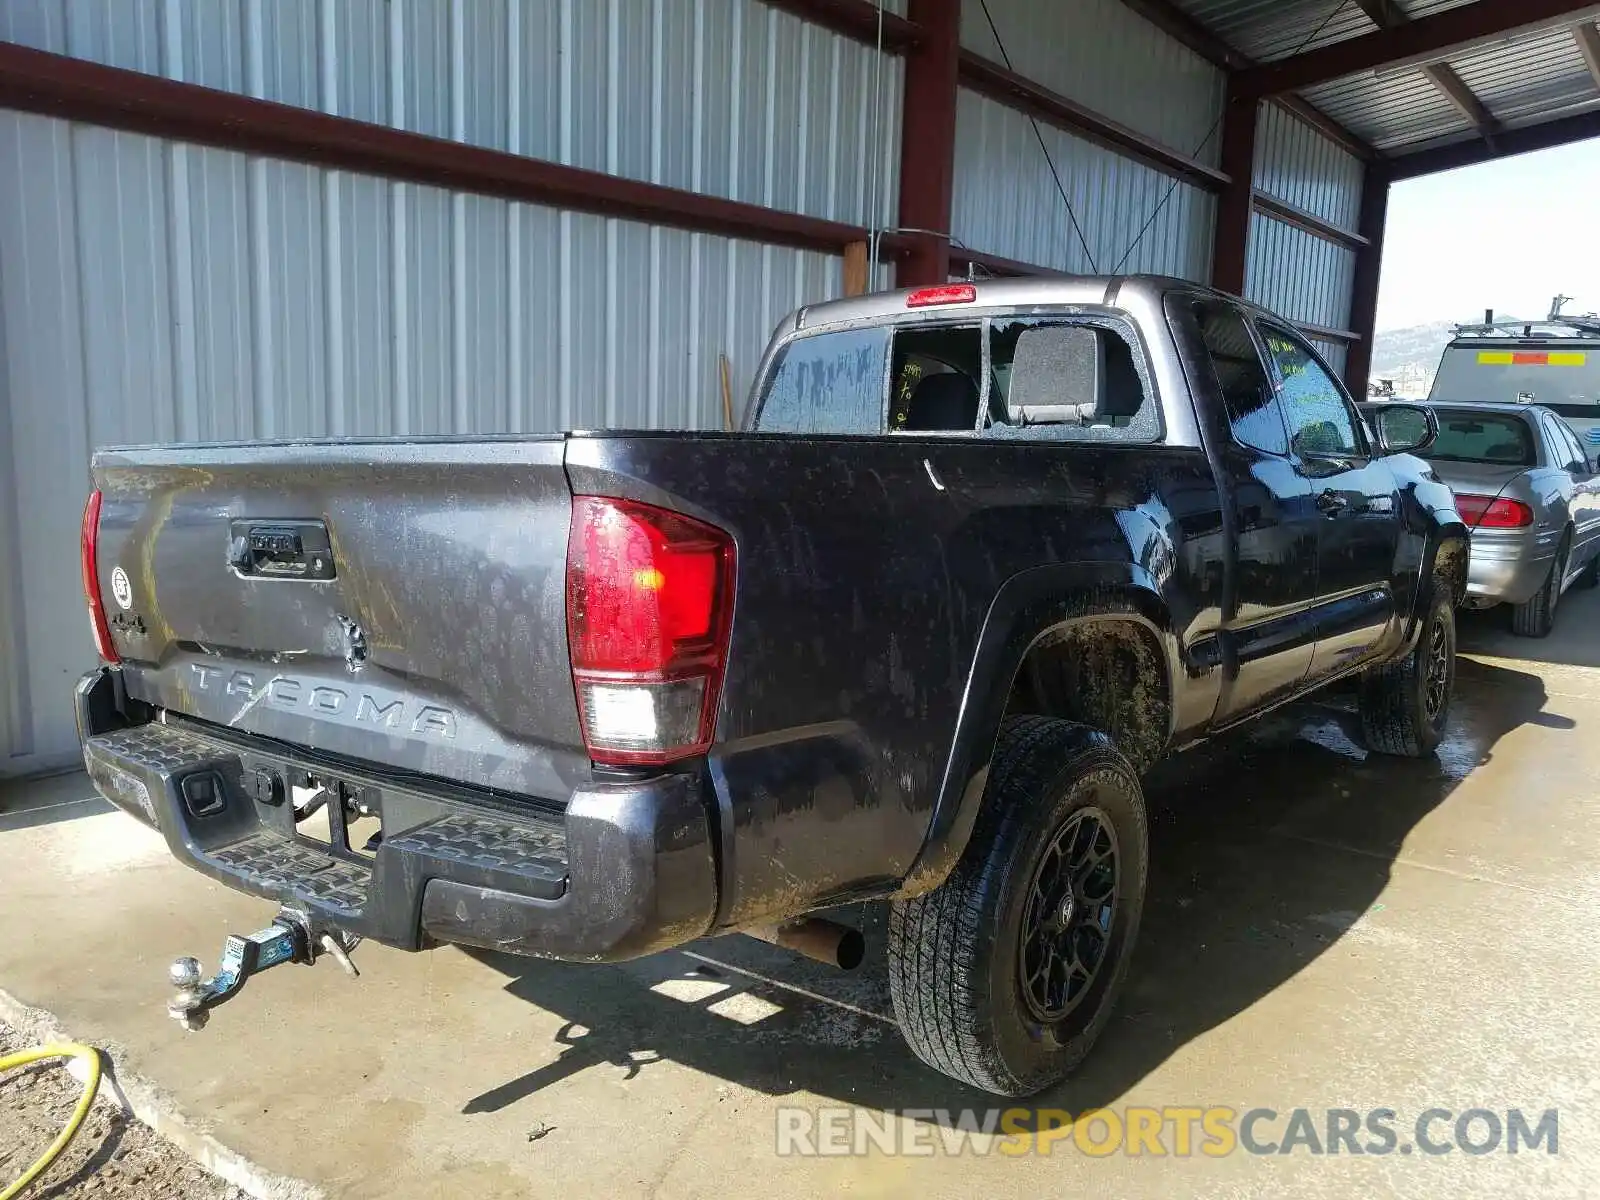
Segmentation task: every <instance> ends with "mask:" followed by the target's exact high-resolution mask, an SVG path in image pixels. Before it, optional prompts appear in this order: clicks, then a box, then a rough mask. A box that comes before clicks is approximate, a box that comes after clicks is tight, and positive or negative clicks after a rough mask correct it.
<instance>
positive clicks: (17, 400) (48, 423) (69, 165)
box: [0, 111, 144, 774]
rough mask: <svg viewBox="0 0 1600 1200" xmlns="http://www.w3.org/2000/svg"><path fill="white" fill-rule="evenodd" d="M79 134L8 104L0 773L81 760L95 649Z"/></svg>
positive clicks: (3, 210)
mask: <svg viewBox="0 0 1600 1200" xmlns="http://www.w3.org/2000/svg"><path fill="white" fill-rule="evenodd" d="M74 141H75V139H74V136H73V131H72V129H71V127H70V126H68V125H67V124H65V123H64V122H61V121H51V120H47V119H46V118H43V117H35V116H30V115H24V114H21V113H14V112H3V111H0V164H3V165H4V169H0V321H3V322H4V326H5V328H4V332H3V333H0V346H3V347H4V350H5V360H4V361H3V362H0V369H3V370H4V372H5V385H4V387H5V394H6V399H7V401H8V408H9V426H10V438H11V440H10V442H9V443H8V444H7V445H6V446H5V447H4V449H5V452H6V454H7V456H8V459H9V461H6V462H4V464H3V466H4V468H5V472H4V476H3V482H4V485H5V487H6V489H7V490H8V491H11V492H12V495H13V500H12V502H11V503H7V504H5V505H3V506H0V530H3V532H0V541H3V542H5V543H8V544H9V551H10V554H11V557H10V558H9V560H8V561H7V562H6V563H5V564H4V565H3V566H0V587H3V588H4V590H5V593H6V595H5V598H4V599H3V600H0V606H3V607H4V609H5V610H6V613H7V617H8V620H7V625H6V627H5V628H4V629H0V646H3V647H4V648H5V650H6V653H5V655H4V661H3V662H0V675H3V678H0V688H3V690H4V692H5V694H6V696H7V700H6V701H5V705H6V707H7V708H9V710H10V714H11V715H10V717H9V719H8V722H7V724H6V725H4V726H0V739H3V740H0V774H4V773H10V772H14V771H24V770H29V769H32V768H35V767H38V766H43V765H54V764H56V763H59V762H64V761H70V758H71V752H72V749H73V738H72V716H71V711H70V705H69V704H67V703H66V702H65V701H66V695H67V692H68V691H69V690H70V688H71V686H72V682H73V677H74V676H75V674H76V673H77V671H78V670H80V669H81V668H83V667H85V666H86V665H87V664H88V662H89V661H90V660H92V657H93V650H92V648H91V646H90V644H89V639H88V628H87V626H86V625H85V623H84V617H83V600H82V593H81V584H80V582H79V580H78V566H77V561H76V556H75V555H74V554H72V553H71V552H70V549H69V550H68V551H67V552H63V549H64V548H70V547H72V546H75V545H76V544H77V540H78V519H79V517H80V516H81V514H82V511H83V498H84V495H85V494H86V492H87V490H88V470H87V467H88V446H89V434H88V425H89V408H90V397H89V393H88V386H87V375H88V372H87V363H86V361H85V356H86V349H85V346H84V342H83V313H82V291H83V289H82V286H81V282H80V276H79V270H80V262H79V253H80V250H79V241H78V229H77V225H78V219H77V209H76V206H75V205H74V204H72V203H63V199H64V198H71V197H75V195H76V192H77V186H76V184H77V181H76V179H75V175H76V170H77V164H78V162H79V161H80V156H79V155H78V154H76V153H75V149H74ZM86 265H87V264H86ZM143 399H144V397H141V396H137V395H135V396H117V397H104V398H101V401H100V402H101V403H103V404H105V405H107V406H108V407H110V406H113V405H115V404H117V403H121V404H126V405H134V404H139V403H141V402H142V401H143ZM21 513H27V514H28V519H27V520H26V521H22V520H20V519H18V516H19V514H21ZM23 563H27V564H28V570H27V571H25V572H24V571H23V570H22V569H21V564H23Z"/></svg>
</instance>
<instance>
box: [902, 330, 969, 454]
mask: <svg viewBox="0 0 1600 1200" xmlns="http://www.w3.org/2000/svg"><path fill="white" fill-rule="evenodd" d="M982 379H983V329H982V327H981V326H978V325H935V326H932V327H931V328H909V329H906V328H902V329H898V330H896V331H895V334H894V363H893V366H892V368H891V371H890V375H889V380H890V391H889V432H890V433H919V432H930V433H971V432H974V431H976V430H977V428H978V402H979V398H980V397H981V396H982V394H983V387H982V382H981V381H982Z"/></svg>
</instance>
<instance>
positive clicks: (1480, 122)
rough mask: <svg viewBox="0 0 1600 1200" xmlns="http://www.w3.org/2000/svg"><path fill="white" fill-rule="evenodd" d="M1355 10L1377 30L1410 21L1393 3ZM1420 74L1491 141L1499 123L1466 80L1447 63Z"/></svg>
mask: <svg viewBox="0 0 1600 1200" xmlns="http://www.w3.org/2000/svg"><path fill="white" fill-rule="evenodd" d="M1356 6H1357V7H1358V8H1360V9H1361V11H1362V12H1364V13H1366V14H1367V20H1369V21H1371V22H1372V23H1373V24H1374V25H1376V26H1377V27H1378V28H1379V29H1394V28H1397V27H1398V26H1401V25H1407V24H1409V23H1410V21H1411V18H1410V17H1408V16H1406V14H1405V13H1403V12H1401V11H1400V8H1399V6H1398V5H1396V4H1394V3H1393V0H1356ZM1422 74H1423V76H1424V77H1425V78H1426V79H1427V80H1428V82H1429V83H1431V84H1433V86H1434V89H1435V90H1436V91H1437V92H1438V93H1439V94H1440V95H1441V96H1443V97H1444V98H1445V99H1446V100H1448V101H1450V103H1451V104H1452V105H1454V106H1455V109H1456V111H1457V112H1459V113H1460V114H1461V115H1462V116H1463V117H1465V118H1466V119H1467V124H1469V125H1471V126H1472V127H1473V128H1474V129H1476V130H1477V131H1478V133H1479V134H1480V135H1482V136H1483V137H1493V136H1494V135H1495V134H1496V133H1498V132H1500V122H1499V121H1498V120H1497V119H1496V118H1495V115H1494V114H1493V113H1491V112H1490V111H1489V110H1488V108H1487V107H1485V106H1484V103H1483V101H1482V100H1479V99H1478V97H1477V96H1476V95H1475V94H1474V93H1473V91H1472V89H1471V88H1470V87H1468V86H1467V83H1466V80H1464V79H1462V78H1461V76H1460V75H1458V74H1457V73H1456V69H1455V68H1454V67H1452V66H1451V65H1450V64H1449V63H1443V62H1433V63H1427V64H1425V65H1424V66H1423V67H1422Z"/></svg>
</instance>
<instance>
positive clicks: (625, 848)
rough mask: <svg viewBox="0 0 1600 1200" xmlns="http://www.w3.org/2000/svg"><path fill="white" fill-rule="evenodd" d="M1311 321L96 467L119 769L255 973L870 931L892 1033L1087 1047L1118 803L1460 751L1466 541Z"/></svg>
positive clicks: (954, 1054)
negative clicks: (696, 412) (613, 416)
mask: <svg viewBox="0 0 1600 1200" xmlns="http://www.w3.org/2000/svg"><path fill="white" fill-rule="evenodd" d="M1417 411H1418V412H1419V413H1420V414H1421V415H1420V417H1419V418H1418V420H1419V421H1420V423H1421V424H1420V433H1419V436H1418V437H1416V438H1413V439H1411V440H1410V441H1409V442H1406V443H1401V442H1399V441H1394V440H1391V441H1384V440H1383V439H1382V437H1381V436H1379V435H1375V434H1374V433H1373V432H1372V431H1370V430H1369V429H1368V428H1367V426H1366V424H1365V423H1364V422H1363V420H1362V419H1361V417H1360V416H1359V415H1358V413H1357V411H1356V408H1355V406H1354V404H1353V403H1352V401H1351V399H1350V397H1349V395H1348V394H1347V393H1346V392H1345V390H1344V388H1343V386H1342V385H1341V384H1340V383H1339V382H1338V380H1337V379H1336V377H1335V376H1334V375H1333V373H1332V372H1331V371H1330V370H1329V369H1328V367H1327V366H1326V364H1325V363H1323V361H1322V360H1321V359H1320V358H1319V357H1318V356H1317V354H1316V352H1315V351H1314V350H1313V349H1312V348H1311V346H1310V345H1309V344H1308V343H1307V342H1306V341H1305V339H1304V338H1303V337H1301V336H1300V334H1299V333H1297V332H1296V331H1295V330H1294V329H1293V328H1292V327H1291V326H1290V325H1288V324H1287V323H1285V322H1283V321H1280V320H1278V319H1276V318H1274V317H1272V316H1271V315H1270V314H1268V313H1265V312H1262V311H1260V310H1258V309H1255V308H1252V307H1250V306H1248V305H1244V304H1242V303H1240V302H1239V301H1237V300H1234V299H1230V298H1229V297H1226V296H1224V295H1221V294H1219V293H1216V292H1213V291H1209V290H1207V289H1205V288H1201V287H1197V286H1195V285H1193V284H1190V283H1186V282H1183V281H1180V280H1172V279H1158V278H1102V279H1079V278H1074V279H1046V280H1031V281H998V282H983V283H977V284H953V285H949V286H942V287H934V288H924V289H918V290H915V291H909V292H896V293H889V294H884V295H875V296H868V297H864V298H860V299H852V300H841V301H838V302H834V303H830V304H821V305H817V306H815V307H811V308H806V309H802V310H800V311H798V312H796V313H794V314H792V315H791V316H790V317H789V318H788V319H787V320H785V321H784V323H783V325H782V326H781V327H780V328H779V330H778V332H777V335H776V337H775V338H774V340H773V342H772V345H771V347H770V348H769V350H768V351H767V354H766V357H765V360H764V361H763V363H762V365H761V368H760V371H759V373H758V377H757V382H756V385H755V390H754V393H753V395H752V397H751V401H750V404H749V407H748V410H747V413H746V416H745V428H744V429H743V430H742V431H741V432H738V433H729V434H725V433H664V432H607V433H572V434H564V435H563V434H557V435H552V436H547V437H504V438H476V439H470V440H468V439H451V438H432V439H412V440H344V441H337V442H334V441H323V442H273V443H256V444H248V445H245V444H233V445H213V446H173V447H144V448H131V449H115V450H103V451H101V452H100V453H98V454H97V455H96V456H95V459H94V482H95V488H96V490H95V492H94V494H93V495H92V496H91V498H90V500H89V504H88V506H87V509H86V512H85V519H84V525H83V566H84V581H85V591H86V594H87V598H88V605H89V611H90V614H91V619H92V624H93V628H94V633H95V637H96V641H97V643H98V646H99V650H100V655H101V657H102V658H103V659H104V665H103V666H102V667H101V668H100V669H98V670H96V671H95V672H93V673H92V674H90V675H89V676H87V677H86V678H85V679H84V680H83V681H82V683H81V684H80V685H79V687H78V691H77V701H78V720H79V727H80V730H81V735H82V739H83V748H84V757H85V761H86V763H87V766H88V770H89V773H90V775H91V776H92V778H93V779H94V781H95V783H96V785H97V786H98V787H99V788H100V790H101V791H102V792H103V793H104V794H105V795H106V796H107V797H109V798H110V799H111V800H112V801H114V802H115V803H117V804H118V805H120V806H121V807H123V808H124V809H126V810H127V811H128V812H129V813H131V814H133V815H134V816H136V817H138V818H139V819H141V820H143V821H146V822H148V823H150V824H152V825H154V826H155V827H156V828H158V829H160V830H161V832H162V833H163V834H164V835H165V837H166V840H167V843H168V845H169V846H170V847H171V849H172V852H173V854H175V855H176V856H177V857H178V858H180V859H181V860H183V861H184V862H186V863H188V864H189V865H191V866H192V867H194V868H195V869H197V870H199V871H203V872H205V873H206V874H207V875H209V876H211V877H212V878H213V879H216V880H218V881H220V882H222V883H223V884H225V885H227V886H229V887H232V888H236V889H239V890H241V891H244V892H248V893H251V894H254V895H257V896H261V897H264V898H267V899H269V900H271V901H274V902H276V903H277V904H278V905H280V906H281V907H280V909H279V912H278V916H277V917H276V918H275V919H274V920H273V921H272V922H271V923H270V924H269V925H268V926H267V927H266V928H264V929H263V930H261V931H260V932H258V933H256V934H251V935H249V936H243V937H240V936H235V937H231V938H229V939H228V941H227V943H226V946H225V950H224V954H223V958H222V965H221V967H220V968H219V969H218V970H217V971H216V972H215V973H214V974H213V975H212V976H210V977H202V971H201V968H200V965H199V963H198V962H196V961H195V960H193V959H180V960H179V961H178V962H176V963H175V964H174V965H173V977H172V983H173V985H174V988H175V991H174V993H173V995H172V997H171V1000H170V1004H169V1007H170V1011H171V1012H172V1015H173V1016H175V1017H176V1018H178V1019H179V1020H180V1021H182V1022H183V1023H184V1024H185V1025H187V1026H189V1027H191V1028H195V1027H198V1026H199V1025H200V1024H201V1023H203V1022H204V1020H205V1018H206V1016H207V1015H208V1014H209V1013H210V1012H211V1010H212V1009H214V1008H215V1007H216V1006H217V1005H218V1004H220V1003H222V1002H223V1001H225V1000H228V999H229V998H230V997H233V996H236V995H237V994H238V993H239V990H240V987H241V985H242V984H243V983H244V982H245V981H246V980H247V979H249V978H250V977H251V976H252V975H253V974H255V973H257V972H259V971H261V970H263V969H265V968H266V967H270V966H273V965H275V964H277V963H280V962H289V961H300V962H309V961H312V960H314V959H316V958H317V957H318V956H320V955H328V956H331V957H334V958H336V959H339V960H341V961H344V962H347V961H348V955H349V951H350V949H351V948H352V945H353V941H354V940H355V939H357V938H366V939H371V940H375V941H378V942H381V943H385V944H387V945H390V946H394V947H399V948H401V949H406V950H417V949H422V948H424V947H427V946H430V945H433V944H435V943H438V942H453V943H460V944H463V945H468V946H479V947H489V948H492V949H497V950H502V951H509V952H511V953H515V954H524V955H535V956H543V957H549V958H558V959H569V960H580V961H590V962H592V961H602V960H608V959H620V958H628V957H632V956H637V955H642V954H648V953H651V952H653V951H657V950H661V949H664V948H667V947H671V946H676V945H680V944H682V943H684V942H687V941H690V940H692V939H695V938H699V937H703V936H708V935H719V934H726V933H733V932H740V931H744V932H755V933H757V934H760V935H762V936H766V937H769V938H772V939H774V940H776V941H778V942H780V943H781V944H786V945H790V946H793V947H795V948H797V949H799V950H802V951H804V952H806V953H810V954H813V955H815V956H819V957H823V958H828V959H832V960H834V961H837V962H841V963H848V962H849V961H851V960H854V959H858V958H859V956H860V936H859V934H858V933H855V932H854V931H851V930H848V929H845V928H842V927H840V926H838V925H836V924H834V923H832V922H830V921H828V920H826V919H824V918H823V917H821V916H819V915H818V914H819V913H821V912H822V910H826V909H828V908H830V907H833V906H837V905H841V904H844V903H846V902H852V901H861V900H878V899H881V900H888V901H890V903H891V919H890V923H889V945H888V969H889V978H890V990H891V994H892V997H893V1001H894V1006H895V1011H896V1013H897V1015H898V1017H899V1021H900V1025H901V1028H902V1030H903V1031H904V1033H905V1036H906V1038H907V1040H908V1042H909V1043H910V1045H911V1047H912V1049H913V1050H914V1051H915V1052H916V1054H917V1055H919V1056H920V1057H921V1058H922V1059H923V1060H925V1061H926V1062H927V1063H929V1064H931V1065H932V1066H934V1067H936V1068H937V1069H939V1070H941V1071H944V1072H946V1073H947V1074H949V1075H952V1076H954V1077H956V1078H958V1079H961V1080H965V1081H967V1082H969V1083H971V1084H974V1085H976V1086H978V1087H982V1088H986V1089H988V1090H990V1091H992V1092H996V1093H1000V1094H1005V1095H1026V1094H1029V1093H1032V1092H1036V1091H1038V1090H1039V1089H1041V1088H1043V1087H1045V1086H1047V1085H1049V1084H1050V1083H1052V1082H1053V1081H1055V1080H1057V1079H1059V1078H1061V1077H1062V1076H1063V1075H1064V1074H1066V1073H1067V1072H1069V1071H1071V1070H1072V1069H1073V1068H1074V1067H1076V1066H1077V1064H1078V1063H1079V1062H1081V1061H1082V1059H1083V1057H1084V1055H1085V1054H1087V1053H1088V1051H1089V1048H1090V1046H1091V1045H1092V1044H1093V1043H1094V1041H1095V1039H1096V1038H1097V1037H1098V1036H1099V1034H1100V1032H1101V1031H1102V1030H1103V1029H1104V1028H1105V1026H1106V1022H1107V1021H1108V1019H1109V1017H1110V1014H1111V1012H1112V1006H1113V1002H1114V1000H1115V997H1116V994H1117V992H1118V990H1119V988H1120V987H1121V985H1122V981H1123V979H1124V976H1125V975H1126V973H1127V970H1128V964H1129V959H1130V956H1131V954H1132V951H1133V947H1134V943H1135V939H1136V937H1137V933H1138V928H1139V920H1140V913H1141V910H1142V906H1143V902H1144V893H1145V879H1146V864H1147V845H1146V843H1147V823H1146V818H1145V810H1144V800H1143V796H1142V793H1141V790H1140V777H1141V773H1142V771H1143V770H1144V769H1145V768H1146V767H1148V766H1149V765H1150V764H1151V763H1153V762H1155V761H1156V760H1157V759H1158V758H1160V757H1161V756H1163V755H1165V754H1167V753H1168V752H1169V751H1173V750H1177V749H1181V748H1182V747H1184V746H1187V745H1190V744H1192V743H1194V742H1196V741H1198V740H1200V739H1203V738H1206V737H1208V736H1210V735H1212V734H1214V733H1217V732H1219V731H1221V730H1225V729H1229V728H1232V727H1234V726H1237V725H1240V724H1241V723H1243V722H1247V721H1249V720H1251V719H1252V718H1254V717H1256V716H1257V715H1259V714H1261V713H1263V712H1265V711H1267V710H1268V709H1271V708H1273V707H1275V706H1277V705H1280V704H1283V703H1285V702H1287V701H1290V700H1293V699H1295V698H1296V697H1299V696H1303V695H1305V694H1307V693H1309V692H1312V691H1315V690H1316V689H1319V688H1323V687H1326V686H1327V685H1329V684H1332V683H1334V682H1336V681H1339V680H1345V679H1355V680H1358V681H1359V691H1360V697H1361V716H1362V720H1363V723H1364V728H1365V730H1366V736H1367V740H1368V742H1369V744H1370V745H1371V747H1372V748H1373V749H1374V750H1378V751H1382V752H1385V753H1392V754H1405V755H1424V754H1428V753H1430V752H1431V751H1432V750H1433V748H1434V747H1435V746H1436V745H1437V744H1438V742H1439V740H1440V737H1441V734H1442V731H1443V729H1444V725H1445V721H1446V719H1447V716H1448V712H1449V705H1450V693H1451V687H1452V683H1453V680H1454V669H1455V658H1454V651H1455V626H1454V620H1453V612H1454V607H1455V604H1456V602H1457V601H1458V600H1459V599H1460V597H1461V595H1462V591H1463V588H1464V585H1465V570H1466V562H1467V557H1466V550H1467V544H1468V541H1467V530H1466V527H1465V526H1464V525H1463V524H1462V522H1461V519H1460V517H1459V516H1458V515H1457V513H1456V509H1455V506H1454V504H1453V501H1452V497H1451V494H1450V490H1449V489H1448V488H1447V487H1445V486H1443V485H1442V484H1440V483H1439V482H1438V481H1437V480H1436V479H1435V478H1434V477H1433V475H1432V473H1431V472H1429V471H1428V470H1427V468H1426V466H1425V464H1423V463H1422V462H1421V461H1420V460H1418V459H1417V458H1415V457H1413V456H1412V455H1411V454H1409V453H1407V451H1408V450H1412V449H1418V448H1421V447H1423V446H1425V445H1426V443H1427V441H1428V438H1429V437H1430V436H1432V434H1433V433H1434V432H1436V430H1437V426H1436V424H1435V423H1434V421H1433V417H1432V415H1431V413H1428V412H1427V411H1426V410H1417Z"/></svg>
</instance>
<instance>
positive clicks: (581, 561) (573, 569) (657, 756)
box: [567, 496, 734, 766]
mask: <svg viewBox="0 0 1600 1200" xmlns="http://www.w3.org/2000/svg"><path fill="white" fill-rule="evenodd" d="M733 581H734V546H733V539H732V538H731V537H730V536H729V535H728V534H727V533H725V532H724V531H723V530H721V529H717V528H716V527H714V526H711V525H707V524H704V523H703V522H700V521H695V520H692V519H690V518H689V517H685V516H682V515H680V514H678V513H675V512H670V511H668V510H667V509H664V508H657V507H655V506H654V505H650V504H640V503H638V502H637V501H633V500H617V499H611V498H608V497H604V496H575V497H574V498H573V502H572V530H571V536H570V538H569V540H568V543H567V640H568V644H569V646H570V649H571V655H572V682H573V688H574V690H575V691H576V693H577V698H578V716H579V721H580V723H581V725H582V728H583V740H584V745H585V746H586V747H587V748H588V751H589V757H590V758H591V759H593V760H594V761H595V762H596V763H600V764H602V765H619V766H621V765H633V764H644V765H659V764H662V763H669V762H674V761H676V760H678V759H681V758H687V757H690V756H692V755H695V754H703V753H704V752H705V751H706V749H707V748H708V747H709V746H710V745H711V738H712V735H713V733H714V732H715V727H716V712H717V698H718V693H719V692H720V690H721V687H722V675H723V667H724V665H725V663H726V660H727V652H728V636H729V630H730V627H731V622H732V617H733Z"/></svg>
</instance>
